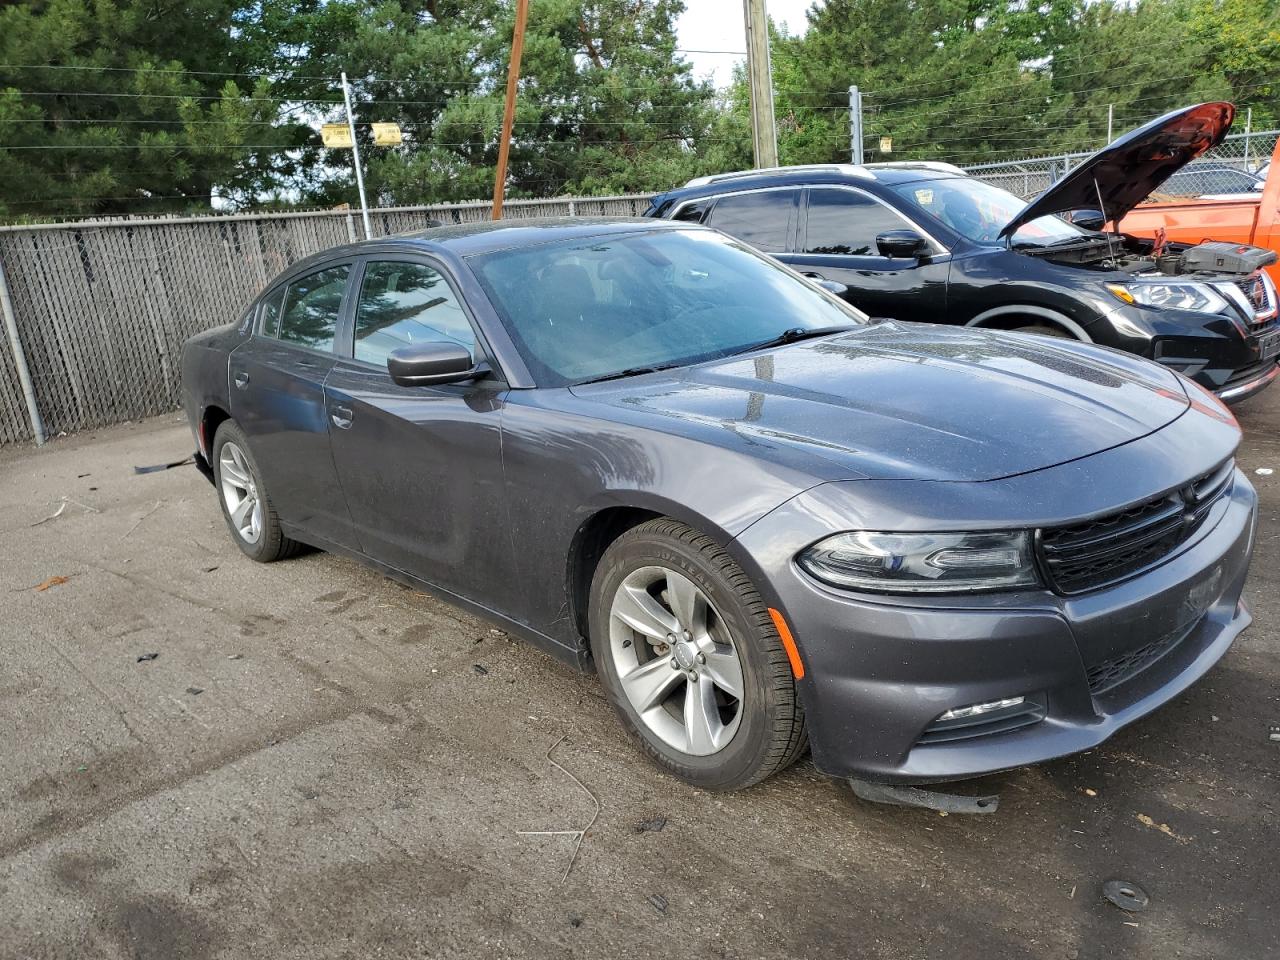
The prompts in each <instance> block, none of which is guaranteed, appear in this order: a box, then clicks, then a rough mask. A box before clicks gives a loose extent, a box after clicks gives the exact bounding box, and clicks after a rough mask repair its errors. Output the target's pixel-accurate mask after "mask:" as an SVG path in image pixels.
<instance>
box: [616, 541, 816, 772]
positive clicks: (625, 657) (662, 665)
mask: <svg viewBox="0 0 1280 960" xmlns="http://www.w3.org/2000/svg"><path fill="white" fill-rule="evenodd" d="M590 621H591V623H590V630H591V641H592V649H593V651H594V654H595V658H596V663H597V665H598V668H599V674H600V678H601V681H602V682H603V684H604V687H605V689H606V691H607V692H608V694H609V697H610V700H611V701H612V702H613V705H614V708H615V709H616V710H617V712H618V715H619V716H620V717H621V718H622V721H623V723H624V724H625V725H626V726H627V728H628V729H629V730H630V731H631V733H632V734H634V735H635V736H636V738H637V739H638V741H639V743H640V745H641V747H642V748H643V749H644V751H645V752H646V753H647V754H648V755H649V756H650V757H651V758H652V759H653V760H654V761H655V762H656V763H657V764H658V765H659V766H661V767H662V768H664V769H665V770H667V771H668V772H670V773H673V774H675V775H676V776H678V777H680V778H681V779H683V780H686V781H688V782H689V783H692V784H695V785H697V786H701V787H706V788H709V789H725V790H728V789H738V788H742V787H747V786H751V785H752V784H754V783H758V782H759V781H761V780H763V779H765V778H766V777H768V776H770V775H771V774H774V773H776V772H778V771H779V770H782V769H784V768H785V767H787V766H789V765H790V764H791V763H792V762H793V761H794V760H795V759H796V758H797V757H798V756H800V754H801V753H802V752H803V750H804V747H805V745H806V743H807V739H806V735H805V723H804V711H803V709H802V708H801V706H800V702H799V700H798V698H797V695H796V686H795V680H794V679H793V678H792V675H791V669H790V661H789V660H788V659H787V655H786V652H785V650H784V649H783V647H782V643H781V641H780V640H779V638H778V634H777V631H776V629H775V628H774V625H773V622H772V620H771V619H770V617H769V612H768V608H767V607H766V606H765V603H764V601H763V600H762V599H761V597H760V595H759V593H757V592H756V590H755V588H754V587H753V586H752V585H751V582H750V581H749V580H748V579H747V576H746V574H745V573H743V571H742V569H741V567H739V566H738V565H737V564H736V563H735V562H734V561H733V559H732V558H731V557H729V555H728V554H727V553H725V552H724V551H723V550H722V549H720V547H719V546H718V545H717V544H715V543H714V542H713V541H712V540H710V539H708V538H707V537H704V536H702V535H701V534H699V533H697V532H696V531H694V530H692V529H690V528H689V527H687V526H685V525H684V524H682V523H679V522H677V521H674V520H668V519H662V520H652V521H649V522H648V523H644V524H641V525H640V526H638V527H636V528H634V529H632V530H630V531H628V532H627V533H625V534H623V535H622V536H621V537H619V538H618V540H617V541H615V542H614V543H613V544H612V545H611V546H610V547H609V549H608V550H607V551H606V552H605V555H604V557H603V558H602V559H601V561H600V565H599V567H598V568H597V570H596V574H595V578H594V582H593V584H592V599H591V611H590Z"/></svg>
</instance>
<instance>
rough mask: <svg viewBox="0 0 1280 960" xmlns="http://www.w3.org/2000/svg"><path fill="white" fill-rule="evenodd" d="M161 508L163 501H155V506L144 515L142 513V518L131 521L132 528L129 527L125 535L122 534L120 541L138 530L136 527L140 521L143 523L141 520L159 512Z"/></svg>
mask: <svg viewBox="0 0 1280 960" xmlns="http://www.w3.org/2000/svg"><path fill="white" fill-rule="evenodd" d="M162 506H164V501H163V500H157V501H156V505H155V506H154V507H152V508H151V509H150V510H148V511H147V512H146V513H144V514H143V515H142V516H140V517H139V518H138V519H137V520H135V521H133V526H132V527H130V528H129V529H128V530H126V531H125V533H124V536H123V537H121V538H120V539H121V540H124V539H125V538H127V537H128V536H129V534H131V533H133V531H135V530H137V529H138V526H139V525H140V524H141V523H142V521H143V520H145V519H147V517H149V516H151V515H152V514H153V513H155V512H156V511H157V510H159V509H160V508H161V507H162Z"/></svg>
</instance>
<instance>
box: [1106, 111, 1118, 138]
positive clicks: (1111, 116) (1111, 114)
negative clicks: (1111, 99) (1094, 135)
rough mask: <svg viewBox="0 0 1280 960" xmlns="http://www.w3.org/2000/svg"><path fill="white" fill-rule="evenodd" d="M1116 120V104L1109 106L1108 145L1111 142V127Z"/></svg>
mask: <svg viewBox="0 0 1280 960" xmlns="http://www.w3.org/2000/svg"><path fill="white" fill-rule="evenodd" d="M1115 118H1116V105H1115V104H1114V103H1108V104H1107V143H1110V142H1111V125H1112V123H1113V122H1114V121H1115Z"/></svg>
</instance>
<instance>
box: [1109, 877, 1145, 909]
mask: <svg viewBox="0 0 1280 960" xmlns="http://www.w3.org/2000/svg"><path fill="white" fill-rule="evenodd" d="M1102 895H1103V896H1104V897H1106V898H1107V899H1108V900H1110V901H1111V902H1112V903H1114V904H1115V905H1116V906H1117V907H1119V908H1120V909H1121V910H1124V911H1126V912H1128V913H1141V912H1142V911H1143V910H1145V909H1147V905H1148V904H1149V903H1151V898H1150V897H1149V896H1147V891H1145V890H1143V889H1142V888H1141V887H1140V886H1138V885H1137V884H1136V883H1130V882H1129V881H1128V880H1108V881H1107V882H1106V883H1104V884H1103V885H1102Z"/></svg>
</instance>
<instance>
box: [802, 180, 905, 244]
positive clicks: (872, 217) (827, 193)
mask: <svg viewBox="0 0 1280 960" xmlns="http://www.w3.org/2000/svg"><path fill="white" fill-rule="evenodd" d="M910 226H911V225H910V224H909V223H907V222H906V221H905V220H903V219H902V218H901V217H899V216H898V215H897V214H896V213H894V212H893V211H892V210H890V209H889V208H888V207H886V206H885V205H884V204H882V203H878V202H876V201H875V200H873V199H872V198H871V197H869V196H866V195H865V194H861V193H854V192H853V191H851V190H829V189H827V190H824V189H818V188H815V189H812V190H810V191H809V211H808V228H807V229H806V230H805V241H804V248H803V251H802V252H804V253H823V254H835V255H840V256H848V257H878V256H880V251H879V250H878V249H877V248H876V237H877V236H878V235H879V234H882V233H885V232H886V231H889V230H902V229H906V228H909V227H910Z"/></svg>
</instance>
